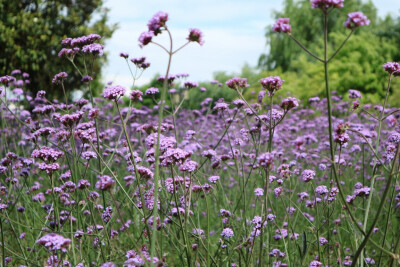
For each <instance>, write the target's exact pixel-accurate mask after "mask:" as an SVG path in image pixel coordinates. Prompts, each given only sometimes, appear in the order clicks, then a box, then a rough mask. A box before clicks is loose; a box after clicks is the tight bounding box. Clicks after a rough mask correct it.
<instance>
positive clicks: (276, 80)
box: [259, 76, 284, 96]
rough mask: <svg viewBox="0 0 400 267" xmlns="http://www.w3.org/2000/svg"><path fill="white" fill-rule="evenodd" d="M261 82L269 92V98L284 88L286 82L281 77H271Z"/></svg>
mask: <svg viewBox="0 0 400 267" xmlns="http://www.w3.org/2000/svg"><path fill="white" fill-rule="evenodd" d="M259 82H260V84H261V86H262V87H263V88H264V89H266V90H268V93H269V96H272V95H274V94H275V92H276V91H278V90H280V89H281V88H282V84H283V82H284V80H282V79H281V77H279V76H269V77H266V78H263V79H261V80H260V81H259Z"/></svg>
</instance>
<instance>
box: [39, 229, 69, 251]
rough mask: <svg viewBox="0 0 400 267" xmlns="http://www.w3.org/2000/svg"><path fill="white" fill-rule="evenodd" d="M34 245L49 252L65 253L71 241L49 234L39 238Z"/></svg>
mask: <svg viewBox="0 0 400 267" xmlns="http://www.w3.org/2000/svg"><path fill="white" fill-rule="evenodd" d="M36 243H37V244H39V245H42V246H44V247H46V248H47V249H48V250H49V251H61V252H67V249H68V247H69V245H70V243H71V239H68V238H65V237H63V236H61V235H59V234H55V233H50V234H47V235H45V236H42V237H41V238H39V239H38V240H37V241H36Z"/></svg>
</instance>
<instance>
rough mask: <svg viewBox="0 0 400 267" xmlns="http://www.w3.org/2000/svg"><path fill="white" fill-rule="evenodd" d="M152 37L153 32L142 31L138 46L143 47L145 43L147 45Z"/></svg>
mask: <svg viewBox="0 0 400 267" xmlns="http://www.w3.org/2000/svg"><path fill="white" fill-rule="evenodd" d="M153 37H154V33H153V32H142V34H140V36H139V43H140V44H139V46H140V47H143V46H145V45H148V44H149V43H150V42H151V40H152V39H153Z"/></svg>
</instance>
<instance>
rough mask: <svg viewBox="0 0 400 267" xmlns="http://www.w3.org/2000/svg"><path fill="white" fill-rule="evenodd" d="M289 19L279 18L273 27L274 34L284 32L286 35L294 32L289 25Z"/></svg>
mask: <svg viewBox="0 0 400 267" xmlns="http://www.w3.org/2000/svg"><path fill="white" fill-rule="evenodd" d="M289 20H290V19H289V18H279V19H278V20H277V21H276V22H275V24H274V26H272V30H273V31H274V32H284V33H290V32H291V30H292V26H290V24H289Z"/></svg>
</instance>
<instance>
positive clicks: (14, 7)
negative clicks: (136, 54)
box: [0, 0, 116, 97]
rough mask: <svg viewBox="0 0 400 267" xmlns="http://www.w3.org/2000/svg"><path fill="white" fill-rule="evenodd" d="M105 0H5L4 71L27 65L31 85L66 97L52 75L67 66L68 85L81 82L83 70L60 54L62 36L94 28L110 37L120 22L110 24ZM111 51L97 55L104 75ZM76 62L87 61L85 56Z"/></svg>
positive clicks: (0, 4) (0, 67)
mask: <svg viewBox="0 0 400 267" xmlns="http://www.w3.org/2000/svg"><path fill="white" fill-rule="evenodd" d="M102 4H103V1H102V0H80V1H76V0H48V1H45V0H22V1H8V0H0V32H1V33H2V34H1V35H0V47H1V49H0V73H2V75H6V74H10V72H11V71H12V70H14V69H21V70H22V71H23V72H26V73H29V74H30V84H29V90H30V91H32V92H33V93H34V92H37V91H39V90H46V91H47V92H48V95H50V96H52V97H61V95H62V91H60V90H59V88H58V87H57V88H54V90H49V89H51V88H53V85H52V78H53V76H54V75H55V74H57V73H59V72H61V71H65V72H67V73H68V75H69V77H68V79H67V80H66V82H65V84H66V89H67V90H73V89H78V88H80V87H81V85H82V83H81V76H80V74H79V73H78V72H77V71H76V70H75V68H74V67H73V66H72V64H71V63H70V62H68V60H65V59H60V58H58V56H57V54H58V52H59V51H60V50H61V48H62V47H61V40H63V39H64V38H66V37H79V36H83V35H87V34H90V33H97V34H100V35H101V36H102V37H103V38H102V41H103V42H104V40H105V39H107V38H110V37H111V35H112V33H113V31H114V30H115V29H116V26H115V25H109V24H108V23H107V21H108V15H107V13H108V10H107V9H105V8H103V7H102ZM104 60H106V58H105V57H102V58H101V59H100V61H96V63H95V65H94V67H93V70H94V73H98V76H95V77H94V78H95V80H94V81H95V83H94V84H96V82H97V83H98V82H99V80H100V77H99V76H100V73H101V71H100V70H101V66H102V65H103V64H104ZM76 64H77V65H78V66H79V67H83V63H82V60H81V59H78V60H77V62H76Z"/></svg>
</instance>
